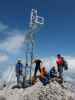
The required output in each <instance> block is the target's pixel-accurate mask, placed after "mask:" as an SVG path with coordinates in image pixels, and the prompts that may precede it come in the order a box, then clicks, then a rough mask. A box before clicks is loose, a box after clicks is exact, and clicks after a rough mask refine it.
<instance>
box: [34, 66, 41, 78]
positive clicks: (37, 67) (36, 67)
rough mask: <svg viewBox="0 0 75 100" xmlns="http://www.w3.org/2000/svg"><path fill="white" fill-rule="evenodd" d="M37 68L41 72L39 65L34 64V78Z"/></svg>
mask: <svg viewBox="0 0 75 100" xmlns="http://www.w3.org/2000/svg"><path fill="white" fill-rule="evenodd" d="M38 70H39V71H40V72H41V69H40V65H39V66H35V72H34V77H35V78H36V74H37V71H38Z"/></svg>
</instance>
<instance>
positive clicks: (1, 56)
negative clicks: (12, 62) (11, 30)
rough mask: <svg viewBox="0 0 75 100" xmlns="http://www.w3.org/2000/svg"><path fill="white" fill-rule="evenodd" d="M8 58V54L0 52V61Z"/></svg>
mask: <svg viewBox="0 0 75 100" xmlns="http://www.w3.org/2000/svg"><path fill="white" fill-rule="evenodd" d="M7 60H8V55H7V54H5V53H0V63H2V62H4V61H7Z"/></svg>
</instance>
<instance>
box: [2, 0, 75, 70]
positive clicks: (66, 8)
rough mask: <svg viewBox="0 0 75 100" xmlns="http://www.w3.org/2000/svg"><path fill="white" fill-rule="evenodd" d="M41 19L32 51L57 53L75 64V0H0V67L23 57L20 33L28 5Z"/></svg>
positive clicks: (27, 16) (25, 28) (25, 24)
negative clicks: (42, 21) (42, 20)
mask: <svg viewBox="0 0 75 100" xmlns="http://www.w3.org/2000/svg"><path fill="white" fill-rule="evenodd" d="M32 8H33V9H37V10H38V15H39V16H42V17H44V19H45V23H44V25H43V26H42V27H41V29H40V31H39V32H37V33H36V35H35V48H34V50H35V55H38V56H39V57H42V58H43V57H44V58H49V57H53V56H54V57H55V56H56V55H57V54H58V53H60V54H62V55H64V56H65V57H66V58H67V59H68V60H69V62H71V64H72V66H73V68H74V66H75V63H74V61H75V52H74V51H75V45H74V43H75V0H0V70H5V69H7V66H10V65H15V63H16V60H17V59H18V58H19V57H20V58H22V59H23V60H25V59H24V58H25V52H24V49H25V48H24V44H23V42H24V37H25V34H26V33H27V31H28V29H29V27H28V26H29V21H30V12H31V9H32Z"/></svg>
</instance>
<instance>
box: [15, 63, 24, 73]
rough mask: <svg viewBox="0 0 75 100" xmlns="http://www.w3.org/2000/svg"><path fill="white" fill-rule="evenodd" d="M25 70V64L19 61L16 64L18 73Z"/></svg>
mask: <svg viewBox="0 0 75 100" xmlns="http://www.w3.org/2000/svg"><path fill="white" fill-rule="evenodd" d="M22 71H23V64H21V63H17V64H16V73H19V74H20V72H22Z"/></svg>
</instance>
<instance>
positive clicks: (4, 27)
mask: <svg viewBox="0 0 75 100" xmlns="http://www.w3.org/2000/svg"><path fill="white" fill-rule="evenodd" d="M6 29H8V26H7V25H5V24H3V23H2V22H0V32H3V31H5V30H6Z"/></svg>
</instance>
